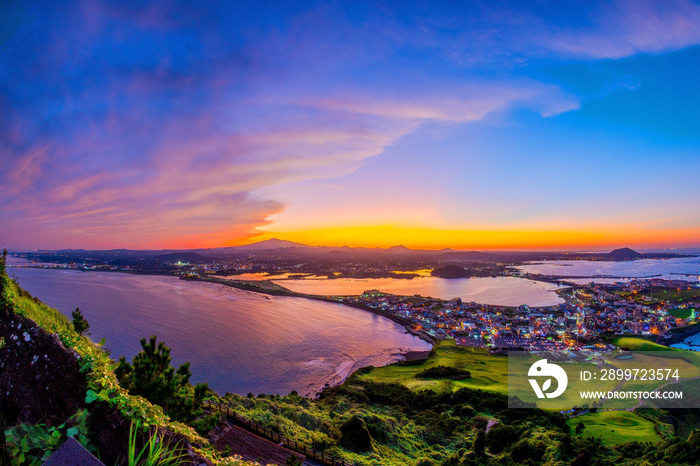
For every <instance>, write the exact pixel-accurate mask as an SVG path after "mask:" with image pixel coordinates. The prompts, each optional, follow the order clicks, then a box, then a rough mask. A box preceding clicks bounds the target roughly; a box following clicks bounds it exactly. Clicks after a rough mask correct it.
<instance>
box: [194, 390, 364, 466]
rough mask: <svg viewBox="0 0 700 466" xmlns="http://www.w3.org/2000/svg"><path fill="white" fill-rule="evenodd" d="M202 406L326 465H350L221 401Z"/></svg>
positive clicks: (209, 401)
mask: <svg viewBox="0 0 700 466" xmlns="http://www.w3.org/2000/svg"><path fill="white" fill-rule="evenodd" d="M202 406H203V407H204V408H205V409H209V410H210V411H214V410H217V411H219V412H221V413H222V414H225V415H226V417H227V418H230V419H232V420H233V421H234V424H236V423H237V424H239V425H240V426H242V427H244V428H246V429H248V430H249V431H251V432H254V433H256V434H258V435H260V436H262V437H265V438H267V439H269V440H272V441H273V442H275V443H278V444H280V445H282V446H285V447H287V448H289V449H290V450H293V451H296V452H298V453H301V454H302V455H304V456H306V457H307V458H311V459H313V460H315V461H318V462H320V463H323V464H326V465H328V466H352V465H351V463H348V462H346V461H343V460H340V459H338V458H335V457H333V456H331V455H327V454H326V453H323V452H322V451H318V450H314V449H313V448H309V447H307V446H306V445H304V444H303V443H299V442H297V441H296V440H290V439H289V438H287V437H285V436H284V435H280V434H279V433H278V432H273V431H272V430H270V429H268V428H267V427H265V426H263V425H261V424H259V423H257V422H255V421H252V420H250V419H248V418H245V417H243V416H241V415H239V414H238V413H236V411H235V410H233V409H231V408H229V407H228V406H226V405H222V404H221V403H218V402H216V401H211V400H205V401H204V402H203V403H202Z"/></svg>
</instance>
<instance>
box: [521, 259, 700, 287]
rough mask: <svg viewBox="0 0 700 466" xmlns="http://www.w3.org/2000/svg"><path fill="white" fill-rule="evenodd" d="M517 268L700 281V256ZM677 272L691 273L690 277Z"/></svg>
mask: <svg viewBox="0 0 700 466" xmlns="http://www.w3.org/2000/svg"><path fill="white" fill-rule="evenodd" d="M518 269H519V270H520V271H523V272H528V273H542V274H551V275H561V276H588V277H591V276H594V275H611V276H615V277H630V278H633V277H646V276H650V275H657V274H661V277H659V278H666V279H678V280H688V281H698V278H699V277H700V257H698V256H694V257H683V258H678V259H642V260H635V261H622V262H616V261H549V262H539V263H533V264H526V265H523V266H520V267H518ZM677 274H690V276H685V275H677ZM589 281H590V280H589ZM595 281H600V282H604V281H605V280H604V279H598V280H595ZM613 281H615V280H613Z"/></svg>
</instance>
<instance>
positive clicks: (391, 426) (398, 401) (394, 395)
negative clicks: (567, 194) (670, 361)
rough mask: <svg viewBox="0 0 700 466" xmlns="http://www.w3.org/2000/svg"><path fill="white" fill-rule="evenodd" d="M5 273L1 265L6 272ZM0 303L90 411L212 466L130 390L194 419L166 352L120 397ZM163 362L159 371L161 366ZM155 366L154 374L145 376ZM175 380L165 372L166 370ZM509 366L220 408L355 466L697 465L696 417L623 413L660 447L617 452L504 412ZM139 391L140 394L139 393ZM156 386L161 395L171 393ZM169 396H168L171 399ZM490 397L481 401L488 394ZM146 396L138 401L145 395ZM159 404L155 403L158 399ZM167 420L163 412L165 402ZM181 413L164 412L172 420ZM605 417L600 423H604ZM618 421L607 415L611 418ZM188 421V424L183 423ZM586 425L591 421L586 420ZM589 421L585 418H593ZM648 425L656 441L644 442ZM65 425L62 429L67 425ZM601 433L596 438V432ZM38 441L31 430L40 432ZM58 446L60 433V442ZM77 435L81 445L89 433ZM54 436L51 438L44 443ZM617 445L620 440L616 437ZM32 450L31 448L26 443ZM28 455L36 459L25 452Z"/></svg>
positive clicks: (489, 364) (375, 377)
mask: <svg viewBox="0 0 700 466" xmlns="http://www.w3.org/2000/svg"><path fill="white" fill-rule="evenodd" d="M2 265H3V266H4V264H2ZM0 280H2V285H3V288H2V290H0V291H2V299H3V303H5V304H6V306H9V307H10V308H11V310H12V312H16V313H17V314H21V315H23V316H26V317H28V318H31V319H32V320H34V321H35V322H37V323H38V324H39V325H40V326H41V327H43V328H44V329H46V330H47V331H48V332H51V333H56V334H57V335H58V336H59V338H60V339H61V341H62V342H63V343H64V345H65V346H66V347H68V348H72V349H73V350H74V351H76V352H77V353H78V354H79V355H80V356H81V361H82V366H83V368H84V370H85V371H86V373H87V375H88V377H87V378H88V388H89V389H88V390H87V393H86V394H85V396H86V401H87V402H88V411H93V410H94V409H95V408H96V407H98V406H99V405H109V406H112V407H115V408H117V409H118V410H119V411H120V412H121V413H122V415H123V416H124V417H125V418H127V419H130V420H133V421H135V422H138V423H141V424H142V425H144V426H147V427H148V426H158V427H160V428H165V429H167V430H170V431H173V432H178V433H181V434H183V435H184V436H185V437H186V438H187V439H188V440H189V441H190V442H191V443H193V444H195V445H199V448H198V450H197V451H199V452H200V453H202V454H204V455H205V456H207V457H209V458H210V459H213V458H215V454H214V452H213V450H211V447H210V446H208V442H207V441H206V440H205V439H203V438H202V437H201V436H199V434H197V432H196V431H195V430H194V429H193V428H192V427H190V426H188V425H185V424H182V423H178V422H173V421H172V420H171V418H170V417H169V416H168V415H166V414H165V413H164V411H163V408H162V407H160V406H157V405H154V404H152V403H150V402H149V401H148V400H146V399H145V398H143V397H141V396H137V395H135V394H134V393H129V391H128V390H127V388H128V389H129V390H133V391H134V392H141V393H143V394H144V395H148V393H147V384H146V383H145V381H143V380H141V381H137V380H136V379H137V378H138V377H136V378H135V376H134V374H136V373H137V372H138V371H140V370H141V369H137V366H138V365H140V364H142V363H143V368H145V369H144V374H145V373H148V374H151V375H153V374H158V376H157V377H158V378H159V379H160V378H162V380H161V381H163V382H164V385H163V386H159V387H156V391H158V390H160V392H159V395H158V396H159V397H161V398H163V397H167V396H168V395H170V394H172V393H182V394H183V395H185V397H186V398H187V397H189V396H191V397H192V398H191V399H192V405H191V406H190V407H191V408H192V409H196V408H198V406H196V405H197V404H198V401H197V399H198V398H201V396H202V394H203V393H202V391H203V389H200V393H199V394H197V395H195V391H196V390H195V388H194V387H192V386H191V385H188V384H187V383H186V381H187V380H189V377H188V375H187V374H188V372H189V370H188V368H187V367H186V368H184V369H183V368H180V369H178V370H175V369H174V368H170V360H169V354H168V353H169V352H168V351H167V347H165V345H163V346H160V345H158V344H156V341H155V340H151V341H149V342H146V341H145V340H144V342H143V350H144V353H148V354H150V356H148V357H147V358H146V359H144V360H140V359H135V360H134V364H133V365H127V364H126V361H124V363H125V364H123V365H122V370H121V371H120V378H121V379H122V380H123V382H124V385H126V387H127V388H124V387H122V386H121V385H120V384H119V382H118V379H117V377H116V375H115V373H114V370H115V368H116V367H117V366H116V365H115V364H114V362H113V361H112V360H111V359H109V357H108V356H107V354H106V353H105V352H104V351H102V349H101V348H100V347H99V345H95V344H94V343H92V342H91V341H90V340H89V339H88V338H87V337H84V336H81V335H80V334H79V333H78V332H76V329H75V328H74V326H73V324H72V323H71V321H70V320H69V319H67V318H66V317H64V316H63V315H62V314H60V313H58V312H57V311H55V310H53V309H50V308H48V307H47V306H45V305H43V304H42V303H41V302H39V301H38V300H36V299H35V298H32V297H31V296H30V295H29V294H28V293H26V292H24V291H23V290H22V289H21V288H19V287H18V286H17V285H16V283H14V282H12V281H11V280H9V278H7V276H6V275H5V274H4V273H3V274H0ZM158 361H159V362H158ZM154 365H155V366H162V367H159V369H158V370H153V369H154ZM440 366H443V367H449V368H452V367H455V368H459V369H461V370H464V371H469V372H470V373H471V374H472V378H470V379H466V380H459V381H455V380H418V379H416V375H417V374H419V373H421V372H424V373H425V371H428V373H431V372H430V369H432V370H433V371H438V372H440V371H442V369H439V368H440ZM170 369H172V371H171V370H170ZM506 377H507V363H506V359H505V358H503V357H501V356H494V355H490V354H488V353H486V352H478V351H469V350H464V349H461V348H458V347H456V346H454V344H453V343H444V344H441V345H440V346H439V347H438V348H437V350H436V351H435V353H434V355H433V356H432V357H431V358H429V359H428V360H426V361H421V362H420V363H418V364H413V365H403V366H402V365H394V366H390V367H385V368H368V369H364V370H361V371H358V372H357V373H356V374H354V375H353V376H351V377H350V378H349V379H348V380H347V381H346V382H345V383H344V384H342V385H340V386H338V387H333V388H329V389H326V390H324V392H323V393H322V394H321V396H320V398H319V399H318V400H310V399H307V398H302V397H300V396H298V395H297V394H296V393H292V394H290V395H287V396H283V397H281V396H277V395H275V396H271V395H259V396H257V397H254V396H252V395H249V396H248V397H242V396H239V395H235V394H227V395H226V396H225V397H223V398H221V399H220V401H221V402H223V403H225V404H227V405H228V406H230V407H231V408H233V409H234V410H235V411H236V412H237V413H238V414H240V415H242V416H244V417H247V418H250V419H252V420H254V421H256V422H258V423H260V424H262V425H263V426H265V427H267V428H269V429H271V430H273V431H276V432H279V433H281V434H283V435H285V436H286V437H288V438H290V439H292V440H296V441H297V442H300V443H303V444H306V445H308V446H310V447H313V448H315V449H317V450H321V451H325V452H326V453H328V454H330V455H333V456H336V457H340V458H343V459H345V460H346V461H348V462H351V463H354V464H357V465H377V464H380V465H388V466H391V465H397V466H398V465H401V466H404V465H410V466H417V465H420V466H431V465H432V466H437V465H445V466H448V465H481V464H483V465H497V464H498V465H507V464H543V465H544V464H546V465H568V464H576V465H583V464H596V465H599V466H605V465H613V464H622V465H633V464H645V462H646V463H649V464H661V465H663V464H668V465H670V464H684V463H686V464H694V463H695V461H696V458H698V457H700V433H699V432H698V431H694V430H692V426H693V423H694V418H693V417H692V416H691V415H690V414H688V415H687V416H685V417H684V422H685V424H684V429H686V430H684V434H685V432H688V436H687V438H686V437H685V435H684V436H683V437H678V436H673V432H672V427H671V424H672V422H671V421H670V420H669V419H667V418H666V417H669V416H670V414H668V413H664V412H661V411H659V412H653V413H644V418H645V420H640V419H636V418H630V416H636V415H635V414H630V415H627V414H623V415H622V417H619V416H618V418H619V419H617V418H616V420H615V422H616V423H617V424H618V425H619V426H622V427H624V428H632V429H634V428H635V426H633V425H631V422H632V421H631V419H632V420H633V421H634V422H636V423H637V424H636V426H642V427H644V429H646V431H645V432H646V434H645V436H642V437H641V438H642V439H644V438H646V439H649V440H656V439H657V438H664V440H662V441H660V442H625V443H618V444H612V443H613V442H611V441H610V440H611V439H610V438H608V439H606V441H605V442H603V441H602V440H601V438H600V437H601V436H603V435H607V433H606V432H607V430H606V429H607V428H608V426H609V424H605V423H604V422H601V423H599V424H596V425H595V426H594V425H593V424H592V422H589V424H590V425H589V426H588V428H586V427H585V425H584V426H583V428H579V432H578V433H576V431H575V429H574V430H573V431H572V428H571V425H570V424H572V422H574V424H575V425H578V422H579V421H577V420H574V421H568V422H567V419H566V418H565V417H564V416H562V415H561V414H559V413H554V412H548V411H544V410H540V409H508V408H507V405H508V399H507V396H506V395H505V392H506V390H505V378H506ZM137 385H139V386H140V387H141V388H138V389H136V386H137ZM163 387H166V388H167V390H166V389H165V388H163ZM170 389H172V391H171V390H170ZM484 389H485V390H487V391H485V390H484ZM142 390H143V391H142ZM154 399H155V398H154ZM159 401H161V402H162V404H163V405H165V406H166V407H167V409H168V410H172V409H173V406H168V402H167V401H162V400H160V399H159ZM175 411H177V409H175V410H174V411H171V412H175ZM604 417H605V416H598V417H597V418H596V419H599V420H602V419H603V418H604ZM613 417H614V416H613ZM183 418H188V419H191V416H183ZM583 419H584V420H585V419H587V418H583ZM590 419H593V417H590ZM652 425H653V426H654V427H653V429H654V430H655V432H656V434H658V437H655V436H654V435H651V434H650V433H649V429H650V428H651V426H652ZM66 426H67V425H66ZM596 430H597V432H596ZM35 431H36V430H35V429H32V428H31V427H30V426H23V427H21V428H19V427H18V428H16V429H14V430H13V432H14V433H13V434H12V435H13V436H12V438H11V443H12V445H11V448H16V447H17V446H18V445H20V446H21V444H22V440H21V436H22V435H24V434H25V433H26V432H35ZM37 432H38V431H37ZM61 432H62V433H61V434H60V435H66V433H67V432H64V431H61ZM79 432H80V434H81V435H82V434H85V436H86V438H89V432H86V433H83V432H82V431H79ZM50 435H53V432H51V434H50ZM618 437H619V438H618V439H617V440H619V441H624V440H626V437H625V436H624V435H619V436H618ZM32 445H34V444H32ZM29 453H30V454H32V455H34V454H35V453H36V452H34V451H33V450H30V451H29ZM217 462H218V463H219V464H245V463H243V462H240V461H239V460H237V459H235V458H227V459H224V460H217Z"/></svg>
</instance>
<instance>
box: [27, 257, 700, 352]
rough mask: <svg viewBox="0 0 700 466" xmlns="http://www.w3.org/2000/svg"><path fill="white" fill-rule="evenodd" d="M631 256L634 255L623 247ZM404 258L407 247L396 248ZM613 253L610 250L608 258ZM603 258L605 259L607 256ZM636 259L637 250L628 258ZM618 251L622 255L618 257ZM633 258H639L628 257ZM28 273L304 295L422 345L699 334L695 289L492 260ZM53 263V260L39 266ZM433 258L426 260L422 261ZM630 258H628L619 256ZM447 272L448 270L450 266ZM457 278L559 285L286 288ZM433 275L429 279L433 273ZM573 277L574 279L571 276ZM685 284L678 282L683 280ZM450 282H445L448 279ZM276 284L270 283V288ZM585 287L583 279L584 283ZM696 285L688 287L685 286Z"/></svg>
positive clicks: (294, 261) (699, 300) (57, 262)
mask: <svg viewBox="0 0 700 466" xmlns="http://www.w3.org/2000/svg"><path fill="white" fill-rule="evenodd" d="M630 251H631V250H630ZM402 253H403V254H406V250H402ZM613 253H615V251H613ZM613 253H610V254H613ZM632 253H634V251H632ZM625 254H628V252H627V251H625ZM635 254H636V253H635ZM18 256H20V257H21V258H23V259H28V260H30V261H32V262H31V264H30V265H28V266H32V267H42V268H68V269H77V270H85V271H112V272H131V273H164V274H168V275H174V276H178V277H180V278H182V279H189V280H205V281H212V282H216V283H221V284H224V285H228V286H233V287H236V288H242V289H245V290H248V291H255V292H260V293H268V294H278V295H287V296H302V297H307V298H312V299H322V300H325V301H333V302H338V303H342V304H345V305H349V306H353V307H359V308H362V309H365V310H368V311H371V312H374V313H376V314H380V315H383V316H385V317H388V318H390V319H392V320H394V321H396V322H398V323H401V324H402V325H404V326H405V327H406V328H407V329H409V331H411V332H412V333H414V334H415V335H417V336H420V337H422V338H424V339H426V340H428V341H431V342H435V341H436V340H444V339H454V340H455V342H456V344H457V345H458V346H463V347H474V348H487V349H489V350H491V351H494V352H507V351H509V350H526V351H551V350H565V349H574V350H578V349H586V348H590V349H593V348H597V349H598V350H600V349H601V348H605V347H607V343H608V341H609V340H610V339H611V338H612V337H614V336H619V335H637V336H643V337H645V338H647V339H650V340H652V341H657V342H663V343H669V342H670V341H671V340H672V339H674V338H675V341H676V342H677V341H678V336H679V334H680V333H681V332H687V331H688V329H691V330H692V329H693V328H694V327H695V326H698V327H700V322H698V315H697V312H698V311H700V282H698V281H695V280H696V279H697V277H695V276H693V277H690V276H688V277H683V276H680V277H681V278H680V279H666V278H659V276H650V277H613V276H600V277H585V278H584V277H565V276H554V275H541V274H533V273H526V272H523V271H522V270H521V268H520V267H518V265H521V264H522V263H523V262H498V261H497V260H495V258H487V259H484V258H480V259H479V260H474V259H471V260H469V261H463V262H461V264H460V265H454V261H451V262H452V265H448V266H444V264H445V261H442V262H441V261H436V260H435V258H434V257H433V258H430V257H428V258H426V257H413V258H411V257H409V256H406V255H404V256H403V257H398V258H397V259H396V260H394V261H389V260H372V261H359V260H357V259H353V260H334V261H331V262H328V261H327V260H326V261H320V260H318V259H314V260H308V259H307V260H299V257H295V256H291V257H290V254H288V253H287V254H283V253H279V251H274V252H273V251H265V252H264V253H263V254H262V255H261V254H257V255H245V256H243V257H236V258H233V257H230V258H226V259H222V260H207V261H201V260H198V259H199V258H198V256H197V255H196V254H193V253H185V254H182V253H177V254H169V255H165V256H158V257H157V258H155V259H154V258H150V259H144V258H138V259H135V258H128V257H127V258H120V259H117V260H104V258H92V259H87V260H76V257H70V260H68V259H69V257H61V256H59V255H56V256H54V257H46V256H39V257H37V255H30V254H21V255H18ZM40 259H44V260H46V259H50V260H51V262H38V260H40ZM429 259H432V260H429ZM618 259H619V260H630V259H634V258H633V257H628V256H624V257H620V258H618ZM450 268H451V269H450ZM445 269H448V271H449V272H450V273H453V274H454V272H455V271H456V272H457V273H456V275H455V278H454V279H460V278H457V277H468V276H484V275H486V276H492V277H494V276H506V277H514V278H521V279H527V280H533V281H540V282H548V283H554V284H557V285H559V288H557V289H556V290H555V291H553V292H556V293H557V295H558V296H559V297H560V298H561V301H563V302H561V303H559V304H557V305H551V306H544V307H531V306H528V305H527V304H525V303H523V304H521V305H519V306H503V305H491V304H484V303H479V302H469V301H466V300H463V299H460V298H453V299H449V300H444V299H438V298H433V297H427V296H419V295H411V296H403V295H397V294H390V293H387V292H386V291H383V290H377V289H368V290H365V291H364V292H363V293H361V294H360V293H357V294H352V295H310V294H305V293H295V292H293V291H290V290H289V289H286V288H285V287H284V285H285V284H287V283H291V280H295V279H298V280H331V279H338V278H343V279H353V278H369V277H372V278H374V277H384V278H394V279H406V280H411V279H420V278H419V277H421V276H430V275H431V274H432V275H433V276H439V275H438V274H436V272H437V271H443V272H444V271H445ZM431 270H432V272H431ZM575 278H576V279H575ZM683 278H684V279H683ZM444 279H451V278H450V277H449V276H448V278H444ZM273 280H274V281H273ZM589 280H590V281H589ZM691 280H693V281H691Z"/></svg>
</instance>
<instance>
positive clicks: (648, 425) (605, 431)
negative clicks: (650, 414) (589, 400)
mask: <svg viewBox="0 0 700 466" xmlns="http://www.w3.org/2000/svg"><path fill="white" fill-rule="evenodd" d="M579 422H583V424H584V425H585V426H586V428H585V429H584V431H583V434H581V435H583V436H584V437H599V438H600V439H601V440H602V441H603V444H605V445H616V444H618V443H624V442H631V441H635V440H636V441H639V442H659V441H661V437H660V436H659V434H658V433H656V430H654V423H653V422H651V421H649V420H647V419H644V418H643V417H641V416H638V415H637V414H635V413H633V412H630V411H599V412H597V413H588V414H584V415H582V416H577V417H574V418H572V419H569V420H568V421H566V423H567V424H568V425H569V426H571V432H572V435H577V434H575V433H573V432H574V429H575V428H576V426H577V425H578V423H579Z"/></svg>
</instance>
